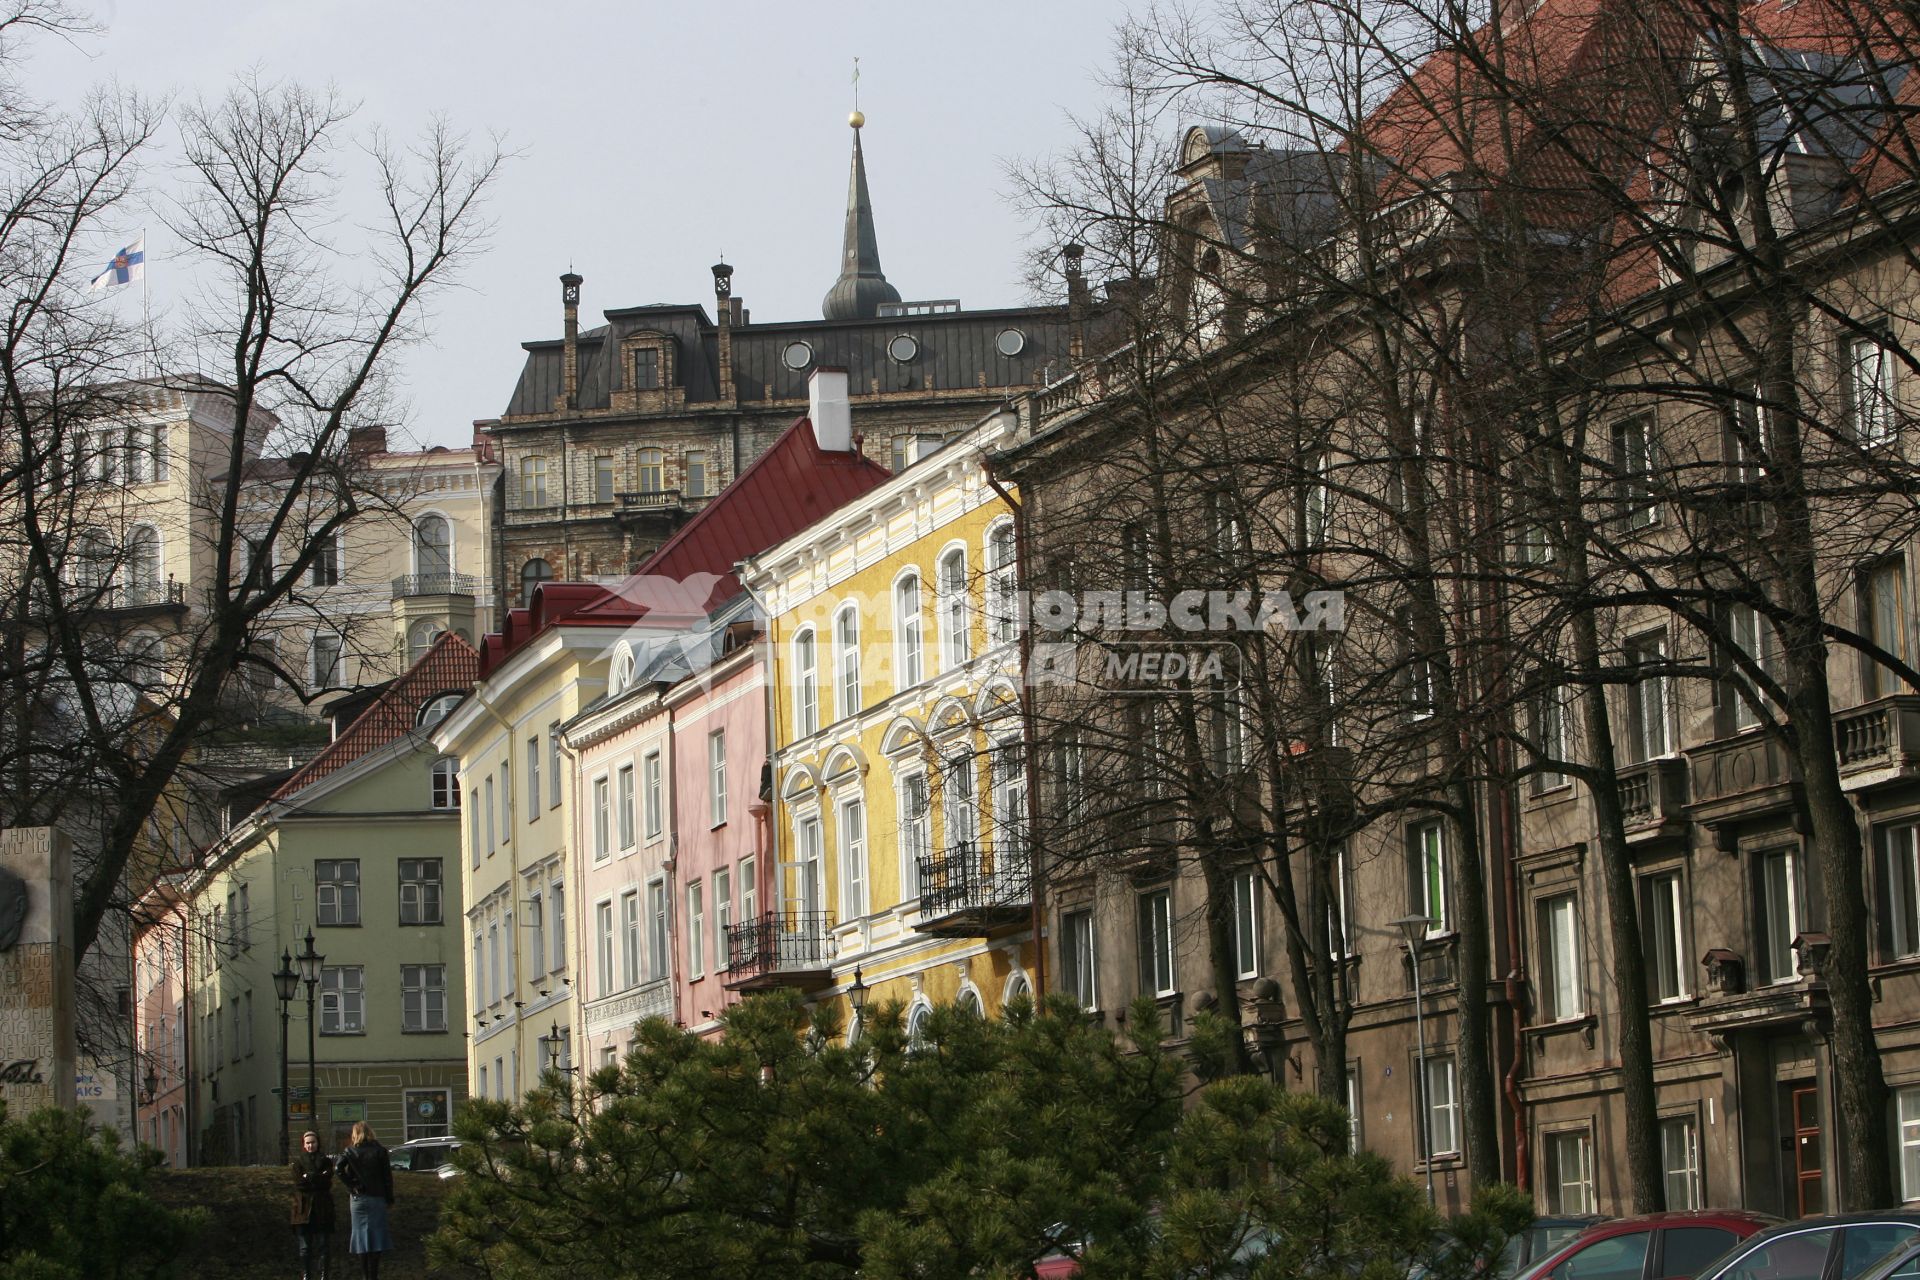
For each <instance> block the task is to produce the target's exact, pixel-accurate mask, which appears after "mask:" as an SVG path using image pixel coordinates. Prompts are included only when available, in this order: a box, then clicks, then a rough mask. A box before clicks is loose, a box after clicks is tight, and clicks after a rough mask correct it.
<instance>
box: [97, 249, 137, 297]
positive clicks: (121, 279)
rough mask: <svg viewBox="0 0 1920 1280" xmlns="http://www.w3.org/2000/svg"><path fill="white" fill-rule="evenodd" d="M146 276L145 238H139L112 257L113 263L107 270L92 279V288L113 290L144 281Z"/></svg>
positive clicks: (109, 264)
mask: <svg viewBox="0 0 1920 1280" xmlns="http://www.w3.org/2000/svg"><path fill="white" fill-rule="evenodd" d="M146 274H147V238H146V237H145V236H141V237H140V238H139V239H138V240H135V241H134V242H133V243H132V244H130V245H128V246H127V247H126V248H124V249H122V250H121V251H120V252H118V253H116V254H114V255H113V261H112V262H109V263H108V264H107V269H106V270H105V271H102V272H101V273H100V274H99V275H97V276H95V277H94V278H93V287H94V288H95V289H96V290H99V289H115V288H118V287H119V286H121V285H123V284H130V283H132V282H133V281H135V280H140V279H144V278H145V277H146Z"/></svg>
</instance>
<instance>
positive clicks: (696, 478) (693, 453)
mask: <svg viewBox="0 0 1920 1280" xmlns="http://www.w3.org/2000/svg"><path fill="white" fill-rule="evenodd" d="M686 472H687V475H686V490H687V496H688V497H689V498H704V497H706V496H707V454H706V451H705V450H704V449H689V450H687V467H686Z"/></svg>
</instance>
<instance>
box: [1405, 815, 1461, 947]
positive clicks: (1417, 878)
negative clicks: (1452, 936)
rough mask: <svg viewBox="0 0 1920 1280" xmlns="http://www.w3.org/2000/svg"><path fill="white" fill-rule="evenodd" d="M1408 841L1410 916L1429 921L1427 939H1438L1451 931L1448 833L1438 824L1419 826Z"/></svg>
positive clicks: (1425, 823) (1426, 823) (1442, 825)
mask: <svg viewBox="0 0 1920 1280" xmlns="http://www.w3.org/2000/svg"><path fill="white" fill-rule="evenodd" d="M1411 837H1412V839H1411V845H1412V854H1413V866H1412V872H1413V876H1412V880H1413V884H1412V891H1411V892H1410V893H1409V894H1408V899H1409V901H1408V903H1407V905H1408V906H1409V907H1411V908H1412V914H1413V915H1416V916H1425V917H1426V918H1427V919H1428V920H1430V921H1432V923H1431V924H1430V925H1428V926H1427V936H1428V937H1429V938H1435V937H1439V936H1441V935H1442V934H1446V933H1449V932H1451V931H1452V927H1453V926H1452V918H1451V917H1450V916H1449V915H1448V912H1447V898H1448V894H1447V870H1448V868H1447V829H1446V826H1445V825H1444V824H1443V823H1440V822H1438V821H1434V822H1422V823H1419V824H1417V825H1415V827H1414V828H1413V831H1412V832H1411Z"/></svg>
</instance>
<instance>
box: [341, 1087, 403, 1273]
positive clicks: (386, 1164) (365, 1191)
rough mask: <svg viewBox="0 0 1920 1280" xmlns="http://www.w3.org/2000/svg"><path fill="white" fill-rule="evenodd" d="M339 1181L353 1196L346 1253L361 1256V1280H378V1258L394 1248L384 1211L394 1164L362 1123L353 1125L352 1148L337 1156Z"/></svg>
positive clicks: (390, 1196) (389, 1202)
mask: <svg viewBox="0 0 1920 1280" xmlns="http://www.w3.org/2000/svg"><path fill="white" fill-rule="evenodd" d="M340 1181H342V1182H344V1183H346V1184H347V1190H349V1191H351V1192H352V1193H353V1211H352V1218H351V1221H352V1223H353V1234H352V1235H351V1236H350V1237H349V1238H348V1240H347V1251H348V1252H349V1253H357V1254H359V1255H360V1274H361V1276H362V1277H363V1280H379V1275H380V1255H381V1254H383V1253H385V1252H386V1251H387V1250H389V1249H391V1248H393V1236H392V1234H391V1233H390V1232H389V1231H388V1230H387V1210H388V1209H390V1208H392V1207H393V1164H392V1163H391V1162H390V1161H389V1160H388V1159H387V1149H386V1148H385V1147H383V1146H381V1145H380V1140H379V1139H378V1138H376V1137H374V1135H373V1126H372V1125H370V1124H368V1123H367V1122H366V1121H364V1120H360V1121H356V1122H355V1124H354V1126H353V1145H352V1146H350V1147H348V1148H347V1149H346V1150H345V1151H343V1152H341V1153H340Z"/></svg>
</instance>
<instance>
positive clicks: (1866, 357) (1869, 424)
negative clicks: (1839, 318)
mask: <svg viewBox="0 0 1920 1280" xmlns="http://www.w3.org/2000/svg"><path fill="white" fill-rule="evenodd" d="M1895 372H1896V371H1895V367H1894V359H1893V348H1892V345H1891V342H1890V340H1889V339H1888V338H1887V336H1886V335H1884V334H1854V335H1851V336H1849V337H1848V339H1847V344H1846V379H1847V412H1848V416H1849V418H1850V420H1851V422H1852V425H1853V434H1854V439H1856V440H1858V441H1859V442H1860V443H1861V444H1862V445H1865V446H1868V447H1871V446H1873V445H1877V444H1884V443H1886V442H1887V441H1888V440H1891V439H1893V437H1894V433H1895V421H1894V395H1893V391H1894V378H1895Z"/></svg>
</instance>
